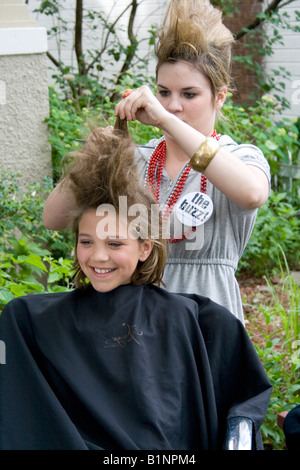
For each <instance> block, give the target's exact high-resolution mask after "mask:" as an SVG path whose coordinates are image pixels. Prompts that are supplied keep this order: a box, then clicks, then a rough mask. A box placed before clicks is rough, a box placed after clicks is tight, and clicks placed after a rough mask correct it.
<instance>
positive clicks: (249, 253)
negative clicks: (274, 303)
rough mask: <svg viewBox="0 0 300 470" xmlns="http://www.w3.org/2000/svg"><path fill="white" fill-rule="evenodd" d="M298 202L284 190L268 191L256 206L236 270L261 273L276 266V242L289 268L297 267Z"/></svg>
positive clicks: (299, 227)
mask: <svg viewBox="0 0 300 470" xmlns="http://www.w3.org/2000/svg"><path fill="white" fill-rule="evenodd" d="M298 207H299V206H298V205H297V203H296V201H295V202H294V204H293V203H292V202H290V201H289V200H288V198H287V193H276V192H274V191H271V194H270V197H269V199H268V200H267V202H266V203H265V204H264V205H263V206H262V207H260V208H259V209H258V215H257V219H256V223H255V226H254V230H253V232H252V235H251V237H250V240H249V242H248V244H247V246H246V249H245V251H244V253H243V256H242V258H241V260H240V263H239V270H240V271H246V272H249V273H252V274H253V275H255V276H261V275H265V274H268V273H272V272H274V271H276V270H277V269H278V245H280V246H281V248H282V249H283V251H284V252H285V256H286V258H287V260H288V263H289V265H290V266H291V267H292V268H295V269H298V268H299V261H300V260H299V253H300V237H299V230H300V219H299V213H298V212H297V210H298Z"/></svg>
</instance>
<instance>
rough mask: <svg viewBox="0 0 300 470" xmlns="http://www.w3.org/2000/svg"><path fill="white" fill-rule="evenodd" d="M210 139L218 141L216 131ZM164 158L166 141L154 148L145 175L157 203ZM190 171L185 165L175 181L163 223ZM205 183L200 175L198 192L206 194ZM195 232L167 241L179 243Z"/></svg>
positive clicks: (190, 231)
mask: <svg viewBox="0 0 300 470" xmlns="http://www.w3.org/2000/svg"><path fill="white" fill-rule="evenodd" d="M211 137H214V138H215V139H217V140H219V138H220V136H219V135H217V132H216V130H214V131H213V133H212V135H211ZM165 158H166V141H165V140H163V141H162V142H160V143H159V144H158V146H157V147H156V148H155V150H154V152H153V153H152V155H151V157H150V159H149V163H148V169H147V174H146V181H147V183H148V185H149V186H150V188H151V190H152V191H153V194H154V196H155V197H156V200H157V202H159V192H160V184H161V178H162V173H163V169H164V164H165ZM190 171H191V167H190V165H189V164H188V163H187V164H186V165H185V166H184V168H183V170H182V171H181V175H180V177H179V178H178V180H177V183H176V186H175V188H174V189H173V192H172V194H170V196H169V198H168V200H167V202H166V208H165V211H164V213H163V215H162V220H163V221H164V222H165V221H166V220H167V218H168V217H169V215H170V213H171V212H172V209H173V206H174V205H175V204H176V202H177V200H178V198H179V196H180V194H181V192H182V190H183V188H184V185H185V182H186V180H187V177H188V175H189V172H190ZM206 183H207V178H206V176H204V175H203V174H201V185H200V191H201V192H202V193H205V192H206ZM195 230H196V227H192V228H191V229H190V230H189V231H188V232H186V233H185V234H183V235H182V237H181V238H171V239H170V240H169V241H170V242H171V243H177V242H180V241H182V240H184V239H186V238H187V236H189V235H191V234H192V233H193V232H194V231H195Z"/></svg>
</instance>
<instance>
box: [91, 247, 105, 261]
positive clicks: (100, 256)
mask: <svg viewBox="0 0 300 470" xmlns="http://www.w3.org/2000/svg"><path fill="white" fill-rule="evenodd" d="M91 258H92V260H93V261H94V262H97V263H99V262H100V261H108V260H109V255H108V252H107V250H106V249H105V247H104V246H101V247H99V246H98V247H95V248H94V250H93V253H92V256H91Z"/></svg>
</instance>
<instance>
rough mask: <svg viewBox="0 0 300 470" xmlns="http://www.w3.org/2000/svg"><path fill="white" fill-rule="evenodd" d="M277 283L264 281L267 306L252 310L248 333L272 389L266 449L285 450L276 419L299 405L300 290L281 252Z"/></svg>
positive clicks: (251, 306)
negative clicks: (267, 293) (266, 291)
mask: <svg viewBox="0 0 300 470" xmlns="http://www.w3.org/2000/svg"><path fill="white" fill-rule="evenodd" d="M280 254H281V256H282V259H283V261H282V260H281V259H279V271H280V278H281V279H280V282H278V283H276V284H274V283H272V282H271V280H270V279H269V278H267V277H265V281H266V286H267V288H268V291H269V300H270V301H268V304H267V305H259V306H257V305H248V307H250V308H251V312H252V313H250V315H248V318H249V320H248V321H247V330H248V332H249V336H250V338H251V339H252V341H253V343H254V345H255V347H256V349H257V352H258V354H259V357H260V359H261V361H262V363H263V365H264V367H265V370H266V373H267V375H268V377H269V380H270V381H271V383H272V386H273V393H272V396H271V400H270V404H269V408H268V412H267V415H266V419H265V421H264V423H263V426H262V434H263V441H264V445H265V448H266V449H271V450H283V449H285V439H284V433H283V431H282V429H280V428H279V426H278V424H277V416H278V414H279V413H281V412H282V411H289V410H290V409H292V408H293V407H294V406H296V405H297V404H300V325H299V315H300V287H299V284H298V283H297V282H296V281H295V279H294V278H293V276H292V274H291V272H290V270H289V267H288V264H287V261H286V258H285V255H284V252H283V251H282V250H280Z"/></svg>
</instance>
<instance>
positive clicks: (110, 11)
mask: <svg viewBox="0 0 300 470" xmlns="http://www.w3.org/2000/svg"><path fill="white" fill-rule="evenodd" d="M40 3H41V2H40V0H29V4H28V6H29V10H30V12H31V13H30V17H31V18H32V19H35V20H36V21H38V24H39V26H44V27H46V28H49V25H50V24H51V21H52V18H51V16H48V17H47V16H45V15H41V14H38V13H34V9H36V8H37V7H38V6H39V5H40ZM63 3H64V10H63V11H62V12H61V14H62V17H63V18H64V19H65V20H66V21H67V23H68V25H70V24H74V21H75V16H74V15H75V4H76V2H75V0H65V1H64V2H63ZM129 3H130V0H117V1H116V0H85V1H84V7H85V8H86V9H95V10H97V11H103V12H105V13H106V15H107V18H108V20H111V21H113V19H115V18H116V17H117V16H118V15H119V14H120V12H121V11H123V9H125V8H126V6H127V5H128V4H129ZM266 3H268V2H266ZM167 4H168V0H142V1H141V2H140V6H139V7H138V11H137V16H136V19H135V25H134V26H135V31H136V32H137V35H138V38H139V40H140V50H139V54H140V56H142V57H143V56H146V55H147V53H148V52H149V46H148V44H147V41H144V39H145V38H149V33H148V29H149V28H150V26H151V25H152V24H156V25H159V24H160V23H161V20H162V18H163V15H164V12H165V8H166V5H167ZM296 10H300V0H296V1H294V2H292V3H290V4H289V5H287V6H286V7H285V8H284V11H286V12H288V13H289V14H290V15H291V23H292V24H296V19H295V13H294V12H295V11H296ZM129 14H130V10H128V11H127V13H126V14H125V15H124V18H123V19H122V21H121V22H120V23H118V25H122V26H123V29H124V32H123V34H122V33H120V36H123V38H122V40H123V41H124V45H125V44H128V39H127V35H126V26H127V21H128V18H129ZM282 35H283V36H284V45H275V46H274V54H273V55H272V56H271V57H267V58H266V60H265V68H266V72H267V73H272V70H273V69H278V67H279V66H283V67H285V68H286V69H287V70H288V71H289V72H290V73H291V77H290V78H289V79H288V80H287V81H286V90H285V96H286V98H287V99H288V100H289V101H290V104H291V109H290V110H287V111H286V112H285V115H286V116H288V117H298V116H300V35H299V33H293V32H291V31H288V30H284V31H283V32H282ZM61 39H63V40H64V41H65V43H64V46H63V49H62V53H61V59H62V60H63V62H65V63H66V64H68V65H73V66H75V64H76V60H75V59H76V58H75V52H74V47H73V44H74V37H73V29H72V31H68V32H66V33H63V34H62V36H61ZM95 44H96V45H97V47H98V48H99V49H100V48H101V47H102V45H103V36H101V32H100V31H99V30H95V31H94V32H93V33H91V32H90V31H87V32H86V35H85V39H84V47H85V48H88V47H89V45H92V46H93V48H94V47H95ZM48 47H49V52H50V53H51V54H52V55H53V56H54V57H55V58H56V59H58V58H59V57H58V54H57V44H56V40H55V39H54V38H52V39H51V38H49V39H48ZM112 62H113V61H112ZM49 66H51V63H50V61H49ZM51 67H52V70H55V68H53V66H51ZM120 67H121V64H119V63H117V64H113V63H111V65H110V66H109V67H107V69H106V70H105V75H106V77H107V78H109V77H110V76H111V74H112V73H117V72H118V71H119V69H120ZM154 68H155V60H154V59H153V60H152V61H151V62H150V64H149V67H148V68H147V70H143V73H145V72H146V73H147V74H148V75H149V76H150V75H154ZM51 73H52V72H50V71H49V80H51V79H50V77H51Z"/></svg>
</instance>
